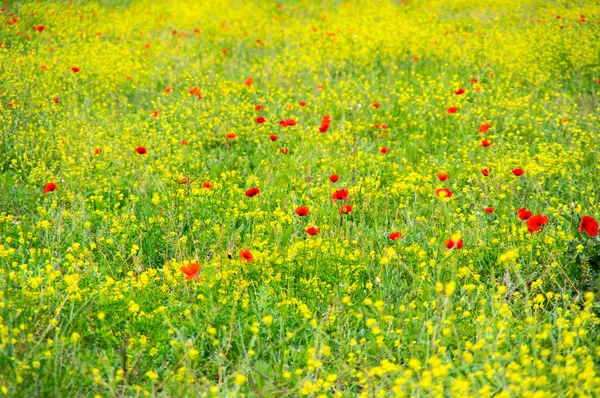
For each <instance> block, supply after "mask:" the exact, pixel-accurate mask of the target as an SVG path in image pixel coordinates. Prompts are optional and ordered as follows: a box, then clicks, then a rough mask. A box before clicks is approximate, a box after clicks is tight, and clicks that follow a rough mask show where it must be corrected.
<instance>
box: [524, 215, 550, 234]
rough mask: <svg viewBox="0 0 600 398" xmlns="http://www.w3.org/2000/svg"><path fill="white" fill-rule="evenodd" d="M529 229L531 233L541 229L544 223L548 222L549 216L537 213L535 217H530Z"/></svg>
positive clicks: (528, 221)
mask: <svg viewBox="0 0 600 398" xmlns="http://www.w3.org/2000/svg"><path fill="white" fill-rule="evenodd" d="M526 223H527V230H528V231H529V232H530V233H534V232H537V231H539V230H540V229H541V228H542V225H546V224H548V217H546V216H542V215H541V214H536V215H535V216H533V217H530V218H529V219H528V220H527V222H526Z"/></svg>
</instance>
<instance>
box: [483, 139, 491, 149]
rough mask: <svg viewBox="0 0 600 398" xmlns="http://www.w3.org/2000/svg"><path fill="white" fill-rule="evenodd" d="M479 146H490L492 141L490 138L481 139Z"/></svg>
mask: <svg viewBox="0 0 600 398" xmlns="http://www.w3.org/2000/svg"><path fill="white" fill-rule="evenodd" d="M481 146H482V147H484V148H485V147H488V146H492V141H490V140H481Z"/></svg>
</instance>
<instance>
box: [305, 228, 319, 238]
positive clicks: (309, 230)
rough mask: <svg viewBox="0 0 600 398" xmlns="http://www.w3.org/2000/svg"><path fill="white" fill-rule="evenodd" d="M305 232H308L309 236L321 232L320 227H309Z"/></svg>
mask: <svg viewBox="0 0 600 398" xmlns="http://www.w3.org/2000/svg"><path fill="white" fill-rule="evenodd" d="M306 233H307V234H309V235H310V236H315V235H317V234H320V233H321V228H317V227H310V228H307V229H306Z"/></svg>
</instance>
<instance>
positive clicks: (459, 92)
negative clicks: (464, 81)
mask: <svg viewBox="0 0 600 398" xmlns="http://www.w3.org/2000/svg"><path fill="white" fill-rule="evenodd" d="M464 93H465V90H464V89H463V88H462V87H461V88H459V89H458V90H456V91H454V94H455V95H462V94H464Z"/></svg>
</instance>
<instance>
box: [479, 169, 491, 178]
mask: <svg viewBox="0 0 600 398" xmlns="http://www.w3.org/2000/svg"><path fill="white" fill-rule="evenodd" d="M481 174H483V175H484V176H485V177H487V176H489V175H490V170H489V169H482V170H481Z"/></svg>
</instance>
